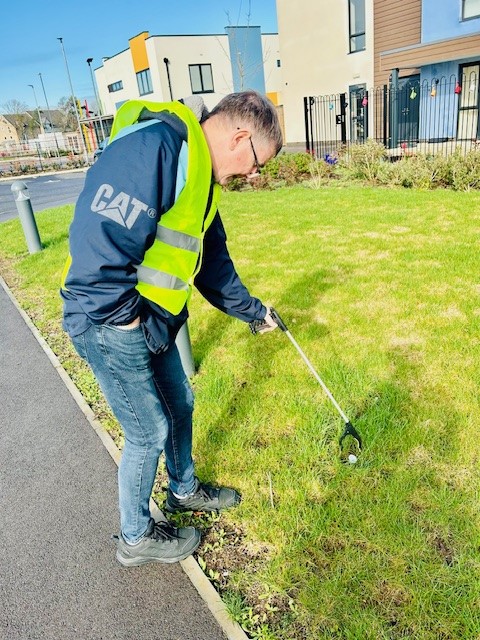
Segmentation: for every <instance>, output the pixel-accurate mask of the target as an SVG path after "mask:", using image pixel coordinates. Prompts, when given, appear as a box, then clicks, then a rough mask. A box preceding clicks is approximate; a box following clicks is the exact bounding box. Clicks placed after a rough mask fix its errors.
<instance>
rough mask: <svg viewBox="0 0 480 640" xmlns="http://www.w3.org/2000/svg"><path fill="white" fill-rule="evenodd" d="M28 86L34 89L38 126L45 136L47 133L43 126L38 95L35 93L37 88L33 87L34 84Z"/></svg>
mask: <svg viewBox="0 0 480 640" xmlns="http://www.w3.org/2000/svg"><path fill="white" fill-rule="evenodd" d="M28 86H29V87H32V91H33V97H34V98H35V106H36V107H37V115H38V124H39V126H40V133H41V134H42V135H43V134H44V133H45V129H44V128H43V124H42V117H41V115H40V109H39V106H38V100H37V94H36V93H35V87H34V86H33V84H29V85H28Z"/></svg>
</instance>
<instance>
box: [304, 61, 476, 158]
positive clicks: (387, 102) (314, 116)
mask: <svg viewBox="0 0 480 640" xmlns="http://www.w3.org/2000/svg"><path fill="white" fill-rule="evenodd" d="M479 108H480V96H479V82H478V76H477V74H476V73H472V74H468V75H463V76H460V78H456V77H454V76H450V77H449V78H445V77H441V78H432V79H431V80H424V81H422V82H420V78H419V76H413V77H410V78H406V79H400V80H399V83H398V86H396V87H395V88H393V87H392V85H390V86H387V85H384V86H383V87H377V88H374V89H370V90H367V89H366V88H362V87H355V88H354V89H353V90H350V92H348V93H340V94H335V95H330V96H316V97H315V96H307V97H305V98H304V115H305V136H306V138H305V139H306V147H307V151H308V152H310V153H313V154H315V155H316V156H317V157H325V156H327V154H330V155H331V154H335V153H336V152H337V151H338V150H339V149H340V148H342V147H348V146H349V145H351V144H362V143H364V142H365V141H366V140H367V139H373V140H376V141H377V142H380V143H382V144H383V145H384V146H385V147H386V148H387V153H388V154H389V155H390V156H392V157H398V156H401V155H405V154H408V153H410V154H413V153H426V154H438V153H441V154H444V155H448V154H451V153H453V152H454V151H455V150H457V149H460V150H461V151H462V152H463V153H466V152H467V151H469V150H470V149H472V148H476V147H477V145H480V118H479Z"/></svg>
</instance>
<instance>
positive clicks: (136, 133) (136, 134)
mask: <svg viewBox="0 0 480 640" xmlns="http://www.w3.org/2000/svg"><path fill="white" fill-rule="evenodd" d="M179 131H180V132H181V129H178V127H172V126H170V125H169V124H167V123H165V122H159V121H157V122H155V123H150V124H149V126H146V127H143V128H142V127H140V128H138V127H132V130H131V132H129V133H128V134H126V135H123V137H117V138H115V140H114V141H113V142H112V143H111V144H109V145H108V146H107V147H106V148H105V150H104V151H103V153H102V155H101V156H100V157H99V159H98V160H97V162H96V163H95V164H94V165H93V166H92V167H91V168H90V169H89V170H88V172H87V175H86V180H85V186H84V189H83V191H82V193H81V194H80V196H79V198H78V201H77V204H76V207H75V214H74V218H73V222H72V224H71V227H70V254H71V256H72V265H71V267H70V269H69V272H68V275H67V279H66V282H65V287H66V288H65V289H62V291H61V295H62V298H63V300H64V320H63V327H64V329H65V330H66V331H67V332H68V333H69V335H70V336H76V335H79V334H81V333H83V332H84V331H86V330H87V329H88V327H89V326H91V325H92V324H104V323H107V324H128V323H130V322H131V321H132V320H134V319H135V318H136V317H137V316H138V315H140V317H141V320H142V323H143V328H144V332H145V337H146V340H147V344H148V346H149V348H150V350H151V351H153V352H155V353H156V352H160V351H163V350H165V349H166V348H168V345H169V344H171V343H172V342H173V341H174V340H175V336H176V334H177V332H178V330H179V329H180V327H181V326H182V324H183V323H184V322H185V320H186V319H187V317H188V312H187V308H186V306H185V307H184V309H183V310H182V311H181V312H180V314H179V315H177V316H174V315H172V314H171V313H169V312H168V311H167V310H165V309H163V308H162V307H160V306H158V305H157V304H155V303H154V302H152V301H150V300H147V299H145V298H143V297H142V296H140V294H139V293H138V291H137V290H136V288H135V285H136V283H137V276H136V270H135V267H134V265H139V264H140V263H141V262H142V261H143V257H144V254H145V252H146V251H147V249H149V248H150V246H151V245H152V244H153V241H154V238H155V233H156V229H157V223H158V220H159V219H160V217H161V215H162V214H163V213H165V212H166V211H168V209H170V208H171V207H172V205H173V203H174V202H175V193H176V186H177V171H179V169H180V166H179V155H180V152H181V148H182V144H183V140H182V135H180V133H179ZM226 240H227V239H226V234H225V230H224V227H223V224H222V221H221V218H220V215H219V213H218V212H217V214H216V216H215V218H214V220H213V222H212V224H211V226H210V227H209V228H208V230H207V232H206V234H205V238H204V251H203V260H202V265H201V268H200V271H199V272H198V274H197V276H196V278H195V286H196V288H197V289H198V290H199V291H200V292H201V293H202V295H203V296H204V297H205V298H206V299H207V300H208V301H209V302H210V303H211V304H212V305H214V306H215V307H217V308H218V309H220V310H221V311H224V312H225V313H227V314H228V315H231V316H234V317H236V318H239V319H240V320H243V321H245V322H250V321H251V320H255V319H262V318H264V317H265V313H266V309H265V307H264V306H263V305H262V303H261V302H260V300H258V298H254V297H252V296H251V295H250V294H249V292H248V290H247V289H246V287H245V286H244V285H243V284H242V282H241V280H240V278H239V276H238V274H237V273H236V271H235V267H234V265H233V263H232V260H231V258H230V256H229V253H228V249H227V245H226Z"/></svg>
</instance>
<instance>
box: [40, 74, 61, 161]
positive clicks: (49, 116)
mask: <svg viewBox="0 0 480 640" xmlns="http://www.w3.org/2000/svg"><path fill="white" fill-rule="evenodd" d="M38 75H39V78H40V83H41V85H42V89H43V96H44V98H45V104H46V105H47V112H48V119H49V121H50V130H51V131H52V133H53V137H54V139H55V146H56V147H57V157H58V158H59V157H60V149H59V148H58V142H57V135H56V133H55V131H54V129H53V122H52V112H51V111H50V105H49V104H48V99H47V93H46V91H45V85H44V84H43V78H42V74H41V73H39V74H38Z"/></svg>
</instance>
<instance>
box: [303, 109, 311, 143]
mask: <svg viewBox="0 0 480 640" xmlns="http://www.w3.org/2000/svg"><path fill="white" fill-rule="evenodd" d="M308 101H309V98H308V97H304V98H303V114H304V116H305V141H306V146H307V153H311V151H312V149H311V148H310V132H309V129H308Z"/></svg>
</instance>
